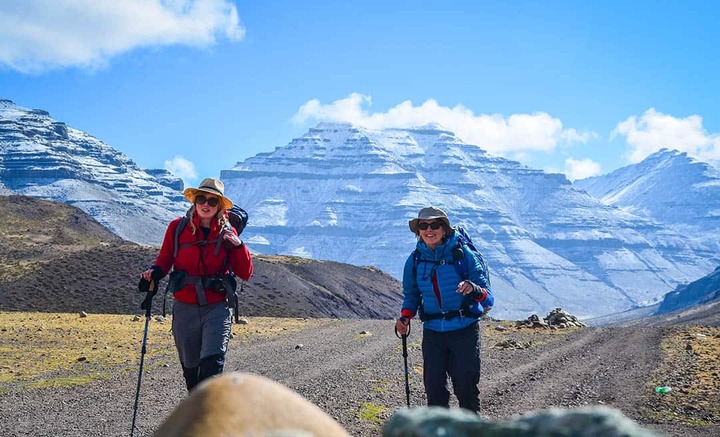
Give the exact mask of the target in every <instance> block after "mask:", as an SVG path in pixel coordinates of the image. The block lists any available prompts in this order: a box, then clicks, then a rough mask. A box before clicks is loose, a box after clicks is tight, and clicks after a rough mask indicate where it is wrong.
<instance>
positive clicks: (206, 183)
mask: <svg viewBox="0 0 720 437" xmlns="http://www.w3.org/2000/svg"><path fill="white" fill-rule="evenodd" d="M199 193H207V194H212V195H213V196H217V197H219V198H220V201H221V202H222V209H230V208H232V206H233V202H232V200H230V199H228V198H227V197H225V184H223V183H222V181H221V180H220V179H215V178H205V179H203V181H202V182H200V186H199V187H197V188H186V189H185V191H183V195H184V196H185V198H186V199H187V200H189V201H190V202H192V203H195V197H196V196H197V195H198V194H199Z"/></svg>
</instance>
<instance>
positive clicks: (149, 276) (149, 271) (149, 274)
mask: <svg viewBox="0 0 720 437" xmlns="http://www.w3.org/2000/svg"><path fill="white" fill-rule="evenodd" d="M154 270H155V269H153V268H152V267H150V268H149V269H147V270H145V271H144V272H142V273H140V277H141V278H143V279H144V280H146V281H149V280H151V279H152V274H153V271H154Z"/></svg>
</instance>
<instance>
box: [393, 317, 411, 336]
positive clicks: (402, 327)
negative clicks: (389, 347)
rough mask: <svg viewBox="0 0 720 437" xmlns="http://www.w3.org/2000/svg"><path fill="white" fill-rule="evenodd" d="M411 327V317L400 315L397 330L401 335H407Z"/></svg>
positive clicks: (396, 324) (396, 325)
mask: <svg viewBox="0 0 720 437" xmlns="http://www.w3.org/2000/svg"><path fill="white" fill-rule="evenodd" d="M409 329H410V319H408V318H407V317H400V318H399V319H397V321H396V322H395V331H396V332H397V333H398V334H400V335H407V333H408V330H409Z"/></svg>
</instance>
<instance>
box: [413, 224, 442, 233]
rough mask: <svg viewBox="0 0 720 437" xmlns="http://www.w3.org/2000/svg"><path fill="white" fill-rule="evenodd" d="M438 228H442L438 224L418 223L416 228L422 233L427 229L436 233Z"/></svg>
mask: <svg viewBox="0 0 720 437" xmlns="http://www.w3.org/2000/svg"><path fill="white" fill-rule="evenodd" d="M440 226H442V225H441V224H440V222H432V223H419V224H418V228H420V230H422V231H426V230H427V228H428V227H430V229H432V230H433V231H437V230H438V229H440Z"/></svg>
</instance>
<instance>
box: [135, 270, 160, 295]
mask: <svg viewBox="0 0 720 437" xmlns="http://www.w3.org/2000/svg"><path fill="white" fill-rule="evenodd" d="M151 268H152V269H153V272H152V274H151V275H150V280H149V281H148V280H146V279H145V278H143V277H142V276H141V277H140V283H139V284H138V291H140V292H141V293H150V292H152V293H157V291H158V286H159V282H160V280H161V279H162V277H163V274H162V270H161V269H160V267H158V266H152V267H151ZM151 288H152V289H151Z"/></svg>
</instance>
